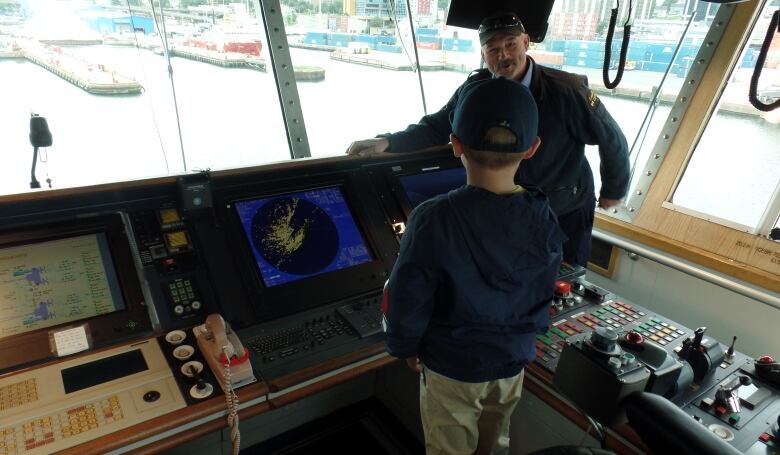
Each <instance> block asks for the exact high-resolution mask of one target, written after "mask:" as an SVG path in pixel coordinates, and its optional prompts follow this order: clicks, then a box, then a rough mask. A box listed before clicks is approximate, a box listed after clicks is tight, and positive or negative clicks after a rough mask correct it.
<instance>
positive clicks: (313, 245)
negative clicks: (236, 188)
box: [235, 187, 374, 287]
mask: <svg viewBox="0 0 780 455" xmlns="http://www.w3.org/2000/svg"><path fill="white" fill-rule="evenodd" d="M235 207H236V211H237V213H238V217H239V218H240V220H241V225H242V228H243V231H244V234H245V235H246V237H247V240H248V242H249V244H250V245H251V246H252V254H253V255H254V259H255V261H256V263H257V267H258V269H259V271H260V276H261V277H262V279H263V282H264V283H265V285H266V287H271V286H278V285H280V284H285V283H290V282H293V281H297V280H301V279H303V278H307V277H310V276H315V275H320V274H323V273H328V272H333V271H337V270H342V269H345V268H349V267H353V266H356V265H360V264H363V263H366V262H371V261H373V260H374V258H373V256H372V254H371V252H370V251H369V249H368V247H367V245H366V242H365V239H364V238H363V234H362V233H361V232H360V230H359V229H358V226H357V224H356V223H355V220H354V218H353V216H352V213H351V212H350V210H349V207H348V206H347V202H346V201H345V200H344V195H343V194H342V192H341V189H340V188H339V187H327V188H319V189H313V190H309V191H302V192H297V193H287V194H283V195H276V196H269V197H264V198H259V199H252V200H244V201H238V202H236V203H235Z"/></svg>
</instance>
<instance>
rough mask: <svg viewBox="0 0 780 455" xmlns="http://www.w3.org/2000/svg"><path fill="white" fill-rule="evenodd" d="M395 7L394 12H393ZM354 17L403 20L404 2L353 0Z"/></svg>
mask: <svg viewBox="0 0 780 455" xmlns="http://www.w3.org/2000/svg"><path fill="white" fill-rule="evenodd" d="M393 5H395V11H393ZM355 15H356V16H364V17H385V18H387V17H393V16H394V15H395V17H396V18H398V19H399V20H400V19H402V18H405V17H406V16H407V14H406V2H401V1H391V0H355Z"/></svg>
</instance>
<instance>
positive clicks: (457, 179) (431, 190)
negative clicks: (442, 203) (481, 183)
mask: <svg viewBox="0 0 780 455" xmlns="http://www.w3.org/2000/svg"><path fill="white" fill-rule="evenodd" d="M398 180H400V181H401V186H402V187H403V189H404V192H405V193H406V198H407V199H408V200H409V204H411V205H412V208H414V207H417V206H418V205H420V203H421V202H423V201H426V200H428V199H430V198H432V197H434V196H437V195H439V194H444V193H447V192H449V191H450V190H454V189H455V188H459V187H461V186H463V185H465V184H466V168H464V167H453V168H449V169H436V170H430V171H424V172H420V173H417V174H407V175H402V176H400V177H398Z"/></svg>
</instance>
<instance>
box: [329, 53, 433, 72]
mask: <svg viewBox="0 0 780 455" xmlns="http://www.w3.org/2000/svg"><path fill="white" fill-rule="evenodd" d="M330 59H331V60H336V61H339V62H346V63H354V64H357V65H364V66H371V67H374V68H382V69H387V70H394V71H415V69H416V67H415V66H414V65H412V64H411V63H401V62H397V61H390V60H388V59H387V58H383V57H378V56H377V57H374V56H372V55H371V54H350V53H346V52H332V53H331V54H330ZM420 68H422V69H423V70H426V71H440V70H445V69H448V68H447V65H446V64H445V63H438V62H425V63H423V62H421V63H420Z"/></svg>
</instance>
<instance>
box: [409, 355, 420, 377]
mask: <svg viewBox="0 0 780 455" xmlns="http://www.w3.org/2000/svg"><path fill="white" fill-rule="evenodd" d="M406 365H407V366H408V367H409V369H410V370H412V371H414V372H415V373H420V372H422V365H420V359H419V358H418V357H407V358H406Z"/></svg>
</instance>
